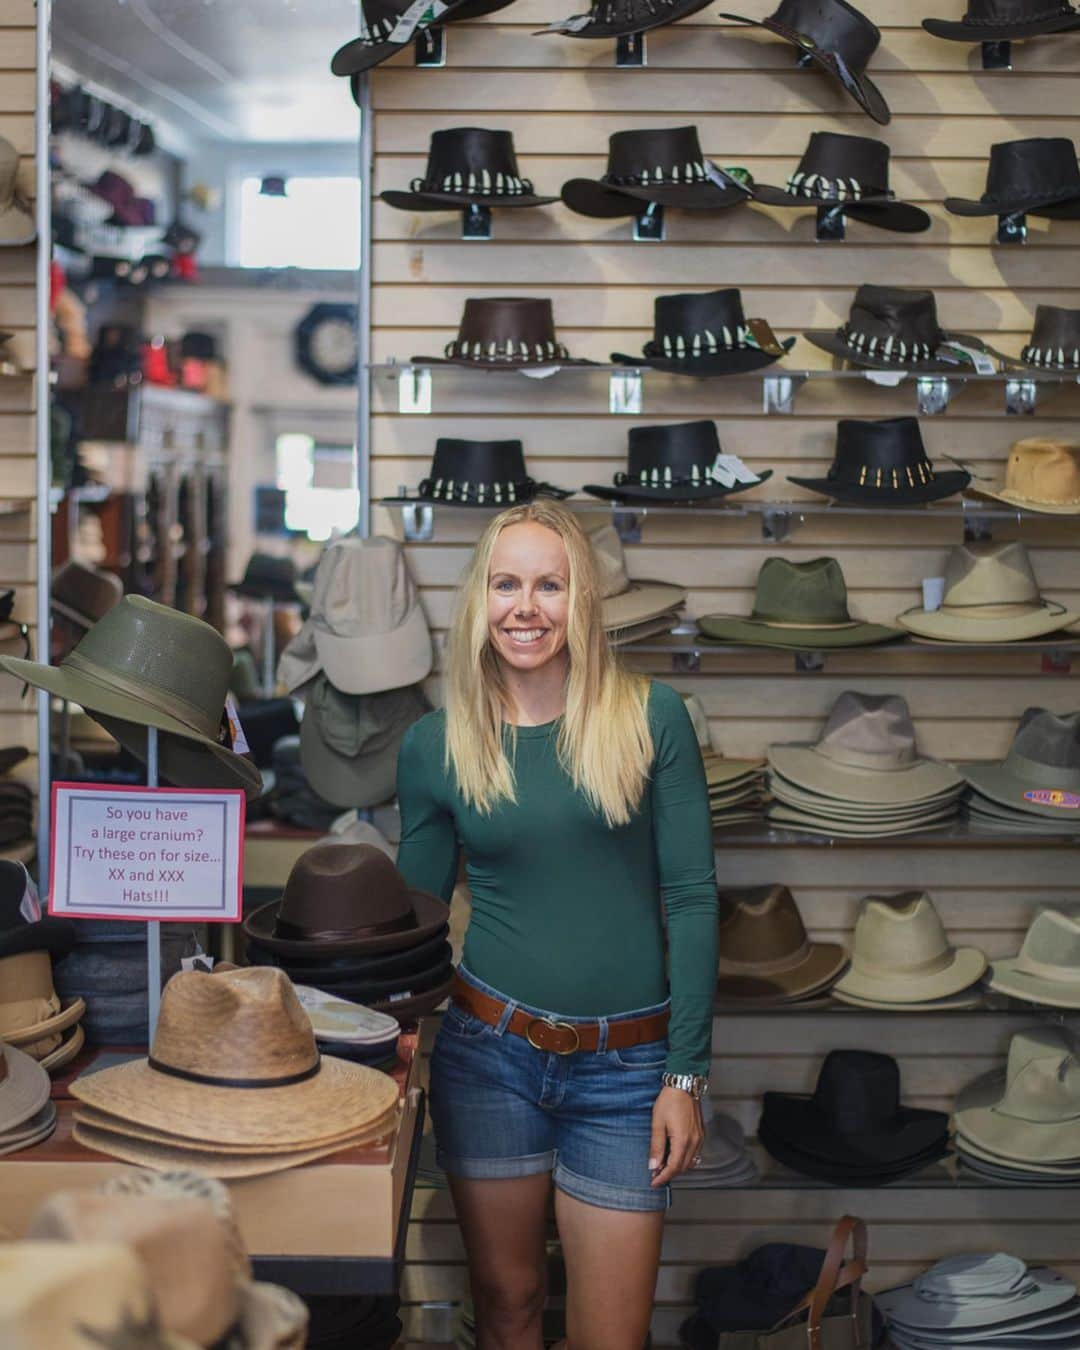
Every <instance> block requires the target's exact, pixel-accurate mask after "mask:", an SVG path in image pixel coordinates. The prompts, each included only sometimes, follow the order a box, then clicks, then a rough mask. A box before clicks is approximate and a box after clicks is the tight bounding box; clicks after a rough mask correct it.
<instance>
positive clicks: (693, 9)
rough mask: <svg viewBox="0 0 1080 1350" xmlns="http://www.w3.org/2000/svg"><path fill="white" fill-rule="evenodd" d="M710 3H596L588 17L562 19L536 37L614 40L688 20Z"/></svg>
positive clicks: (665, 0)
mask: <svg viewBox="0 0 1080 1350" xmlns="http://www.w3.org/2000/svg"><path fill="white" fill-rule="evenodd" d="M711 3H712V0H594V3H593V6H592V8H591V9H590V10H589V12H588V13H587V14H575V15H572V16H571V17H570V18H569V19H559V20H557V21H556V22H555V23H552V24H549V25H548V26H547V28H541V29H540V30H539V31H538V34H537V36H540V35H543V36H547V35H548V34H549V33H560V34H562V35H563V36H564V37H576V38H612V37H623V36H625V35H626V34H629V33H647V32H648V31H649V30H650V29H652V28H662V27H664V25H665V24H669V23H677V22H678V21H679V19H687V18H689V17H690V15H691V14H696V13H697V12H698V11H699V10H702V9H705V7H706V6H707V5H710V4H711Z"/></svg>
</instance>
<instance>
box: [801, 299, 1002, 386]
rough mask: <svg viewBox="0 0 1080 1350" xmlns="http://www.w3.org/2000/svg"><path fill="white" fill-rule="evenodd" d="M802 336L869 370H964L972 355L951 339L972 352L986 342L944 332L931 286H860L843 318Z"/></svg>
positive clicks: (972, 336)
mask: <svg viewBox="0 0 1080 1350" xmlns="http://www.w3.org/2000/svg"><path fill="white" fill-rule="evenodd" d="M803 336H804V337H805V338H806V340H807V342H812V343H813V344H814V346H815V347H820V348H821V349H822V351H826V352H829V353H830V355H832V356H838V357H840V358H841V359H842V360H844V361H850V362H851V364H852V365H853V366H862V367H865V368H866V369H869V370H912V371H916V372H933V371H962V370H964V369H965V368H970V367H971V365H972V360H971V358H970V357H969V356H967V355H965V353H964V352H963V351H962V350H960V349H959V348H957V347H955V346H951V345H950V344H955V343H959V344H961V347H971V348H973V349H974V350H976V351H982V350H984V349H985V345H986V344H985V343H984V342H983V341H982V339H981V338H978V337H975V336H974V335H973V334H971V333H947V332H946V331H945V330H944V329H943V328H942V327H941V325H940V324H939V323H938V317H937V304H936V302H935V300H934V293H933V291H921V290H916V289H914V288H913V287H910V286H873V285H865V286H860V287H859V289H858V290H857V291H856V292H855V298H854V299H853V300H852V302H851V308H850V310H849V311H848V318H847V322H846V323H844V324H842V325H841V326H840V327H839V328H837V329H835V330H829V329H811V330H810V331H809V332H807V333H804V334H803Z"/></svg>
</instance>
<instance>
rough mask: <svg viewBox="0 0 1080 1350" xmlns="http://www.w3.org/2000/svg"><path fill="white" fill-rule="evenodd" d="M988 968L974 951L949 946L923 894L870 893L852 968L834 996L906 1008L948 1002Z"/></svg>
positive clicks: (859, 925)
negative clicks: (848, 995) (852, 995)
mask: <svg viewBox="0 0 1080 1350" xmlns="http://www.w3.org/2000/svg"><path fill="white" fill-rule="evenodd" d="M985 970H986V957H985V956H984V955H983V954H982V952H980V951H978V950H977V949H976V948H975V947H951V946H950V945H949V940H948V938H947V937H946V935H945V927H944V925H943V924H942V922H941V917H940V916H939V914H938V912H937V910H936V908H935V907H934V903H933V901H932V900H931V899H930V897H929V896H928V895H927V894H926V892H925V891H902V892H901V893H900V894H898V895H868V896H866V898H865V899H864V900H863V901H862V902H861V903H860V906H859V916H858V918H857V919H856V921H855V939H854V944H853V946H852V952H851V967H850V969H849V970H848V971H847V973H846V974H845V975H843V976H842V977H841V978H840V979H839V980H838V981H837V983H836V985H835V987H834V989H833V994H834V996H835V997H836V998H839V999H840V1000H841V1001H843V999H844V997H845V995H847V994H854V995H855V996H856V997H857V998H863V999H873V1000H875V1001H876V1002H881V1003H894V1004H897V1005H898V1006H903V1005H905V1004H908V1003H923V1002H925V1001H927V1000H929V999H941V998H948V997H949V996H950V995H952V994H958V993H959V992H960V991H961V990H963V989H968V988H970V986H971V985H973V984H974V983H975V982H976V980H978V979H980V978H981V977H982V974H983V972H984V971H985Z"/></svg>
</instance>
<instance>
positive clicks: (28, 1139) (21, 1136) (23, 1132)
mask: <svg viewBox="0 0 1080 1350" xmlns="http://www.w3.org/2000/svg"><path fill="white" fill-rule="evenodd" d="M55 1129H56V1103H55V1102H51V1101H48V1102H46V1103H45V1105H44V1106H43V1107H42V1108H41V1110H40V1111H38V1113H37V1114H36V1115H33V1116H31V1117H30V1119H29V1120H27V1121H24V1123H23V1124H22V1125H20V1126H19V1127H18V1129H15V1130H5V1131H4V1132H3V1133H2V1134H0V1158H3V1157H6V1156H7V1155H8V1154H9V1153H19V1152H21V1151H22V1150H23V1149H24V1148H33V1147H34V1145H35V1144H40V1143H41V1142H42V1141H43V1140H45V1139H48V1137H49V1135H50V1134H52V1132H53V1130H55ZM180 1350H190V1348H189V1347H187V1346H181V1347H180Z"/></svg>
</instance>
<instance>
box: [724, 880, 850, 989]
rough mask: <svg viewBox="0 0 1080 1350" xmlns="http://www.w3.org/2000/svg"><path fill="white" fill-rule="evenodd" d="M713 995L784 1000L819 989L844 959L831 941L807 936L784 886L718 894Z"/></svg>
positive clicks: (835, 974)
mask: <svg viewBox="0 0 1080 1350" xmlns="http://www.w3.org/2000/svg"><path fill="white" fill-rule="evenodd" d="M719 949H720V959H719V963H718V967H717V970H718V976H719V978H718V980H717V996H718V997H719V998H720V999H722V1000H723V1001H725V1002H727V1001H732V1002H734V1001H738V1002H744V1003H763V1002H789V1001H791V1000H794V999H799V998H803V997H806V996H808V995H810V994H812V993H817V992H820V991H822V990H823V989H824V988H825V987H826V986H827V985H829V984H831V983H832V981H833V980H835V979H836V977H837V975H839V973H840V971H841V970H842V969H843V968H844V966H845V964H846V963H847V953H846V952H845V951H844V948H843V947H842V946H841V945H840V944H839V943H837V942H811V941H810V939H809V938H808V937H807V934H806V928H805V926H804V925H803V921H802V915H801V914H800V913H799V908H798V905H796V903H795V897H794V896H793V895H792V894H791V892H790V891H789V890H788V888H787V887H786V886H753V887H748V888H746V889H744V890H737V891H729V892H726V893H725V892H721V894H720V929H719Z"/></svg>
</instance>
